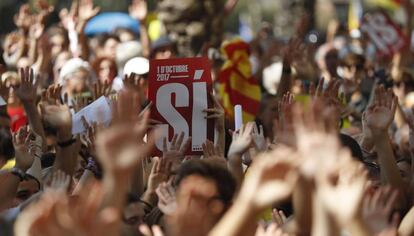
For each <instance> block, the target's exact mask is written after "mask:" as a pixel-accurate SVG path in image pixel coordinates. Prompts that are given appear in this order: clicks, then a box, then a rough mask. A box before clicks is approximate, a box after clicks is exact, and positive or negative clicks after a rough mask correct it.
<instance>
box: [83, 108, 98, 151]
mask: <svg viewBox="0 0 414 236" xmlns="http://www.w3.org/2000/svg"><path fill="white" fill-rule="evenodd" d="M81 120H82V124H83V126H84V127H85V130H86V133H85V134H84V135H82V136H81V141H82V143H83V144H84V145H85V146H86V150H87V152H88V153H87V154H88V156H91V157H96V148H95V139H96V134H97V132H98V129H99V127H98V123H96V122H93V123H92V124H89V123H88V121H87V120H86V118H85V117H84V116H82V117H81ZM100 128H102V127H100Z"/></svg>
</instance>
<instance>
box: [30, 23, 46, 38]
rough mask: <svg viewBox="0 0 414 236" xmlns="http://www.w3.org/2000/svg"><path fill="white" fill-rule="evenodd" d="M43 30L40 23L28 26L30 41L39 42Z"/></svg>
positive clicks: (43, 27)
mask: <svg viewBox="0 0 414 236" xmlns="http://www.w3.org/2000/svg"><path fill="white" fill-rule="evenodd" d="M44 30H45V26H44V25H43V24H41V23H40V22H35V23H34V24H32V25H31V26H30V29H29V37H30V39H35V40H39V39H40V37H42V35H43V32H44Z"/></svg>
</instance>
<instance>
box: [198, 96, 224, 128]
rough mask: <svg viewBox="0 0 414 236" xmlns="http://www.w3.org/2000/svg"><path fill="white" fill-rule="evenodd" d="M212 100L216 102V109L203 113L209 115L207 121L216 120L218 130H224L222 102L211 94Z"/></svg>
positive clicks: (206, 110)
mask: <svg viewBox="0 0 414 236" xmlns="http://www.w3.org/2000/svg"><path fill="white" fill-rule="evenodd" d="M210 98H211V99H212V100H213V102H214V108H209V109H205V110H204V111H203V112H205V113H207V115H206V117H205V118H206V119H214V120H215V127H216V129H217V130H224V121H225V120H224V119H225V117H224V108H223V106H221V104H220V102H219V101H218V100H217V98H216V97H215V96H214V95H213V94H210Z"/></svg>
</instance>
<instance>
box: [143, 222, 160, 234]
mask: <svg viewBox="0 0 414 236" xmlns="http://www.w3.org/2000/svg"><path fill="white" fill-rule="evenodd" d="M139 232H141V234H142V235H144V236H164V233H163V232H162V229H161V227H160V226H158V225H153V226H151V228H150V227H149V226H148V225H145V224H142V225H140V226H139Z"/></svg>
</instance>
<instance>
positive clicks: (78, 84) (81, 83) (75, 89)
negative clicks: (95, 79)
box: [64, 70, 88, 95]
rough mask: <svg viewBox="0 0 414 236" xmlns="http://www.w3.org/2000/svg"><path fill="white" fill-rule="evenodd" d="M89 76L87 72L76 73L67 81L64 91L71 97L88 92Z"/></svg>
mask: <svg viewBox="0 0 414 236" xmlns="http://www.w3.org/2000/svg"><path fill="white" fill-rule="evenodd" d="M87 80H88V74H87V72H86V71H83V70H81V71H78V72H75V73H74V74H73V75H72V76H71V78H69V79H68V80H67V81H66V84H65V87H64V91H65V92H67V93H68V94H69V95H73V94H77V93H82V92H85V91H87V90H88V87H87Z"/></svg>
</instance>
